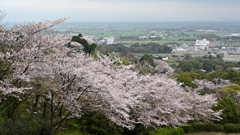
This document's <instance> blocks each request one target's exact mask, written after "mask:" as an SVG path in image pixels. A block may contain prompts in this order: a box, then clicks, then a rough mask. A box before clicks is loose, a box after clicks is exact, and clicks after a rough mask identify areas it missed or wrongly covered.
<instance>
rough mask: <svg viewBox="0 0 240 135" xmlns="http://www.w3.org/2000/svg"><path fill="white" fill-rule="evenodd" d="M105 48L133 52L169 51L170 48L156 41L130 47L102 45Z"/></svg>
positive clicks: (170, 50)
mask: <svg viewBox="0 0 240 135" xmlns="http://www.w3.org/2000/svg"><path fill="white" fill-rule="evenodd" d="M103 47H104V48H105V49H106V50H110V51H114V52H133V53H171V52H172V48H171V47H169V46H167V45H160V44H158V43H151V42H150V43H147V44H142V45H140V44H133V45H131V47H130V48H129V47H126V46H125V45H123V44H114V45H106V46H103Z"/></svg>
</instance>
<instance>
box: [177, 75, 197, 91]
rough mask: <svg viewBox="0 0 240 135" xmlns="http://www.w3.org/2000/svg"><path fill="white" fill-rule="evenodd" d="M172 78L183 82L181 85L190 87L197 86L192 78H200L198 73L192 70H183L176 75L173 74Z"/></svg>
mask: <svg viewBox="0 0 240 135" xmlns="http://www.w3.org/2000/svg"><path fill="white" fill-rule="evenodd" d="M173 77H174V78H177V81H178V82H180V83H183V84H182V85H181V86H182V87H186V86H188V87H192V88H197V87H198V85H197V84H196V83H193V80H195V79H201V77H200V75H198V74H196V73H193V72H185V73H181V74H178V75H174V76H173Z"/></svg>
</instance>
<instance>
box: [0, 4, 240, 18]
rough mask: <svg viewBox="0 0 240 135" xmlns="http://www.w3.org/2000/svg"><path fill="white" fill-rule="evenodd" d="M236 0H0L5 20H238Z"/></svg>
mask: <svg viewBox="0 0 240 135" xmlns="http://www.w3.org/2000/svg"><path fill="white" fill-rule="evenodd" d="M239 8H240V1H239V0H0V9H3V10H5V11H6V12H7V16H6V17H5V19H4V21H8V22H17V21H42V20H53V19H58V18H61V17H64V16H65V17H70V19H69V20H68V21H80V22H103V21H106V22H112V21H240V10H239Z"/></svg>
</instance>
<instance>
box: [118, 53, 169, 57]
mask: <svg viewBox="0 0 240 135" xmlns="http://www.w3.org/2000/svg"><path fill="white" fill-rule="evenodd" d="M120 53H121V52H114V54H115V55H119V54H120ZM133 54H134V55H137V56H143V55H144V54H149V55H153V56H154V55H158V56H166V55H169V54H170V53H133Z"/></svg>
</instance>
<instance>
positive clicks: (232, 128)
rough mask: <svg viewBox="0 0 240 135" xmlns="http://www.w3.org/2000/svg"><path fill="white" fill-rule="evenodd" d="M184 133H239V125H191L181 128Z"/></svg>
mask: <svg viewBox="0 0 240 135" xmlns="http://www.w3.org/2000/svg"><path fill="white" fill-rule="evenodd" d="M182 128H183V129H184V133H198V132H225V133H239V132H240V124H214V123H193V124H186V125H185V126H182Z"/></svg>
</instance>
